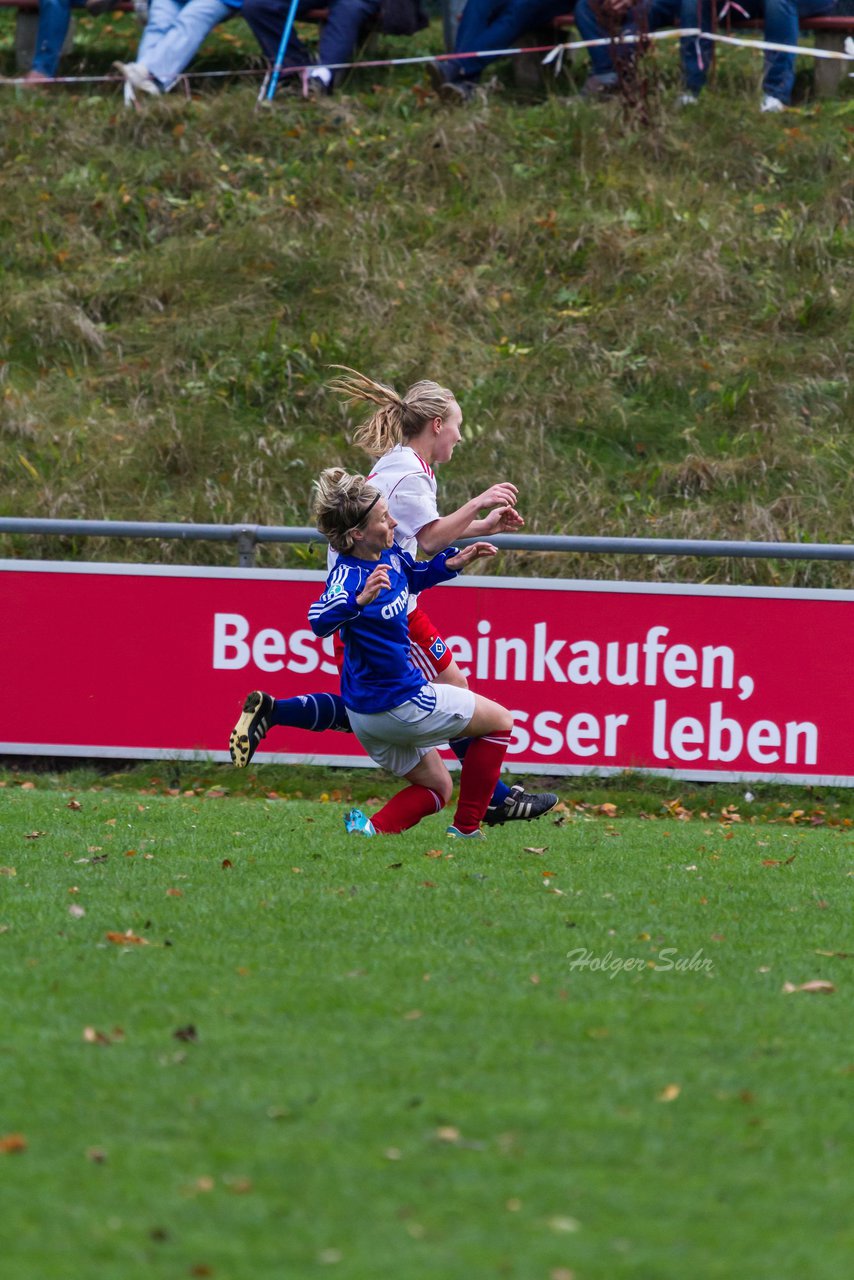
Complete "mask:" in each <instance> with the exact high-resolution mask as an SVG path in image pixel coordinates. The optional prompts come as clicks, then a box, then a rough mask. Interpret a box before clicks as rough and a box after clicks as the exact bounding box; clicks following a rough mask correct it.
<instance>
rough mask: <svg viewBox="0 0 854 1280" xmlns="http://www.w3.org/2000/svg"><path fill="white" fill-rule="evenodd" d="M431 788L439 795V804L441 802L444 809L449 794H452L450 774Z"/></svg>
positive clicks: (452, 787) (452, 783)
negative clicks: (439, 783)
mask: <svg viewBox="0 0 854 1280" xmlns="http://www.w3.org/2000/svg"><path fill="white" fill-rule="evenodd" d="M432 789H433V791H435V793H436V795H437V796H438V797H439V800H440V801H441V804H442V808H443V809H444V807H445V805H446V804H447V803H448V801H449V800H450V798H451V796H452V795H453V794H454V782H453V779H452V777H451V775H450V774H448V775H447V776H446V777H445V778H443V779H442V782H441V785H439V786H435V787H433V788H432Z"/></svg>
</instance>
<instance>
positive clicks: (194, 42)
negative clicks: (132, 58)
mask: <svg viewBox="0 0 854 1280" xmlns="http://www.w3.org/2000/svg"><path fill="white" fill-rule="evenodd" d="M231 12H232V10H231V9H230V8H229V6H228V5H227V4H225V3H224V2H223V0H187V3H186V4H185V5H183V7H182V6H180V5H178V4H176V3H175V0H151V7H150V8H149V11H148V22H147V23H146V27H145V31H144V32H143V33H142V40H141V41H140V45H139V52H138V53H137V61H138V62H141V63H143V65H144V66H146V67H147V68H148V70H149V72H150V73H151V75H152V76H153V77H154V79H155V80H156V81H157V82H158V84H160V85H162V86H163V88H164V89H165V90H168V89H171V88H172V86H173V85H174V84H175V81H176V80H177V79H178V77H179V76H180V75H181V72H182V71H184V70H185V68H186V67H187V66H189V64H190V63H191V62H192V60H193V58H194V57H195V56H196V54H197V53H198V51H199V48H200V47H201V45H202V44H203V43H204V40H205V39H206V37H207V36H208V35H209V34H210V33H211V31H212V30H213V29H214V27H215V26H216V25H217V23H219V22H222V21H223V20H224V19H225V18H227V17H228V16H229V14H230V13H231Z"/></svg>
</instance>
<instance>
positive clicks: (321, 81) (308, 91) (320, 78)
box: [303, 67, 335, 102]
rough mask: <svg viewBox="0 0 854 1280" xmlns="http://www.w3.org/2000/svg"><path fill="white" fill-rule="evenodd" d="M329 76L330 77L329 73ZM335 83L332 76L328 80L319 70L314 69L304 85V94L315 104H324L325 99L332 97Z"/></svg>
mask: <svg viewBox="0 0 854 1280" xmlns="http://www.w3.org/2000/svg"><path fill="white" fill-rule="evenodd" d="M327 75H329V73H328V72H327ZM334 83H335V81H334V77H333V76H332V75H329V78H328V79H327V77H326V76H325V75H321V74H320V69H319V68H315V67H312V69H311V70H310V71H309V73H308V77H307V78H306V80H305V81H304V83H303V93H304V95H305V97H307V98H311V99H312V101H313V102H322V101H323V99H324V98H330V97H331V96H332V90H333V87H334Z"/></svg>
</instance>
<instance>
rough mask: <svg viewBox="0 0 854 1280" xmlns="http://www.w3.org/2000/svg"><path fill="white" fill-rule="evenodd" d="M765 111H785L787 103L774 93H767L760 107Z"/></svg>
mask: <svg viewBox="0 0 854 1280" xmlns="http://www.w3.org/2000/svg"><path fill="white" fill-rule="evenodd" d="M759 110H760V111H762V112H763V113H768V112H777V111H785V110H786V104H785V102H783V101H781V99H780V98H775V97H774V95H773V94H771V93H766V94H765V95H764V97H763V99H762V105H761V106H760V108H759Z"/></svg>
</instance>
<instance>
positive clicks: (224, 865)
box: [222, 858, 234, 871]
mask: <svg viewBox="0 0 854 1280" xmlns="http://www.w3.org/2000/svg"><path fill="white" fill-rule="evenodd" d="M233 866H234V863H233V862H232V861H231V858H223V860H222V869H223V871H227V870H228V868H229V867H233Z"/></svg>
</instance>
